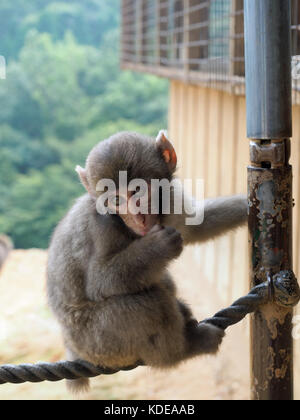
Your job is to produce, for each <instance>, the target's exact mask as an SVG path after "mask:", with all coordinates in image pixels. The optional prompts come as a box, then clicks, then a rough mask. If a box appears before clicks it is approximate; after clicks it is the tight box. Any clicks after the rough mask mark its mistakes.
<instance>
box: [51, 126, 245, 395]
mask: <svg viewBox="0 0 300 420" xmlns="http://www.w3.org/2000/svg"><path fill="white" fill-rule="evenodd" d="M126 169H128V170H129V172H130V177H139V178H141V177H143V178H145V179H146V180H149V179H151V177H153V178H168V179H172V177H173V173H171V172H170V170H169V169H168V167H167V165H166V163H165V161H164V159H163V158H162V155H161V151H160V150H158V149H157V148H156V145H155V141H154V140H153V139H149V138H147V137H144V136H141V135H138V134H136V133H120V134H117V135H115V136H113V137H112V138H110V139H108V140H106V141H104V142H102V143H100V144H99V145H97V146H96V147H95V148H94V149H93V150H92V152H91V153H90V155H89V157H88V160H87V167H86V173H87V180H88V181H87V182H88V184H89V188H90V191H91V190H93V191H92V194H87V195H84V196H83V197H81V198H79V199H78V201H77V202H76V203H75V205H74V206H73V207H72V209H71V210H70V211H69V212H68V214H67V215H66V217H65V218H64V219H63V220H62V221H61V223H60V224H59V225H58V227H57V229H56V230H55V233H54V235H53V238H52V241H51V245H50V249H49V260H48V281H47V291H48V299H49V304H50V306H51V308H52V310H53V312H54V313H55V315H56V317H57V318H58V320H59V322H60V325H61V327H62V333H63V337H64V341H65V345H66V348H67V351H68V353H69V355H71V356H70V357H71V358H72V359H74V358H75V359H76V358H81V359H85V360H87V361H89V362H91V363H94V364H95V365H103V366H107V367H120V366H126V365H131V364H134V363H135V362H136V361H137V360H142V361H143V362H144V363H145V364H146V365H148V366H151V367H158V368H163V367H171V366H174V365H176V364H178V363H179V362H181V361H183V360H185V359H188V358H190V357H194V356H197V355H199V354H203V353H215V352H216V351H217V350H218V347H219V345H220V343H221V341H222V338H223V336H224V332H223V330H220V329H218V328H216V327H214V326H212V325H208V324H201V325H199V324H198V323H197V321H196V320H194V319H193V316H192V313H191V311H190V309H189V308H188V307H187V306H186V305H185V304H184V303H183V302H181V301H180V300H178V299H177V297H176V287H175V284H174V282H173V280H172V278H171V276H170V274H169V273H168V270H167V267H168V264H169V263H170V262H171V261H172V260H173V259H174V258H177V257H178V256H179V255H180V253H181V251H182V247H183V245H186V244H190V243H195V242H201V241H205V240H207V239H210V238H212V237H215V236H218V235H221V234H223V233H225V232H227V231H229V230H231V229H234V228H236V227H238V226H240V225H242V224H243V223H244V222H245V221H246V218H247V204H246V199H245V197H243V196H236V197H228V198H219V199H216V200H208V201H206V204H205V220H204V223H203V224H202V225H201V226H185V223H184V218H185V215H174V214H172V215H170V216H163V217H162V218H161V219H160V221H161V223H163V226H162V225H156V226H154V227H153V228H152V229H151V231H150V232H149V233H148V234H147V235H146V236H144V237H139V236H138V235H136V234H135V233H133V232H132V231H131V230H130V229H128V228H127V226H126V225H125V224H124V223H123V221H122V220H121V219H120V217H119V216H112V215H106V216H103V215H99V214H98V213H97V212H96V208H95V196H96V192H95V185H96V183H97V181H98V180H99V179H101V178H103V177H106V178H107V177H111V178H112V179H116V177H117V173H118V171H119V170H126ZM94 193H95V194H94ZM93 195H94V196H93ZM81 385H83V386H84V387H86V386H87V382H86V381H85V382H84V383H81V382H80V381H75V382H74V381H72V384H71V386H69V388H71V389H74V388H76V390H78V388H80V386H81Z"/></svg>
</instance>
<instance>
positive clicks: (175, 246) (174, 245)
mask: <svg viewBox="0 0 300 420" xmlns="http://www.w3.org/2000/svg"><path fill="white" fill-rule="evenodd" d="M145 239H146V240H147V241H149V242H150V243H151V246H153V247H155V248H156V249H157V251H158V256H162V257H164V258H166V259H170V260H171V259H173V258H177V257H179V255H180V254H181V252H182V249H183V240H182V237H181V234H180V233H179V232H178V231H177V230H176V229H174V228H172V227H164V226H161V225H155V226H154V227H153V228H152V229H151V230H150V232H149V233H148V235H146V237H145Z"/></svg>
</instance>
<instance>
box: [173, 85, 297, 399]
mask: <svg viewBox="0 0 300 420" xmlns="http://www.w3.org/2000/svg"><path fill="white" fill-rule="evenodd" d="M169 109H170V114H169V135H170V138H171V139H172V141H173V142H174V143H175V146H176V148H177V154H178V160H179V176H180V177H183V178H193V179H196V178H201V179H204V183H205V196H206V197H213V196H218V195H228V194H238V193H246V191H247V169H246V168H247V165H248V162H249V142H248V140H247V138H246V104H245V97H244V96H236V95H231V94H230V93H227V92H223V91H217V90H214V89H208V88H204V87H200V86H196V85H195V86H194V85H189V84H184V83H182V82H179V81H172V82H171V84H170V108H169ZM293 120H294V129H293V131H294V134H293V141H292V159H291V163H292V164H293V167H294V199H295V203H296V206H295V209H294V270H295V272H296V275H298V276H299V275H300V273H299V269H300V266H299V255H300V226H299V204H298V203H299V198H300V182H299V172H300V165H299V162H300V106H294V108H293ZM181 263H182V266H183V267H185V276H186V278H187V279H188V278H190V277H191V278H194V280H195V279H196V280H195V281H198V283H196V284H199V289H202V290H203V287H206V288H208V289H209V293H210V294H211V302H213V303H212V304H211V305H207V310H209V311H214V310H215V309H216V310H218V309H221V307H223V306H227V305H229V304H231V303H232V302H233V300H234V299H236V298H238V297H240V296H242V295H244V294H246V293H247V292H248V290H249V286H248V233H247V229H246V228H245V229H242V230H240V231H238V232H236V233H231V234H229V235H227V236H226V237H224V238H221V239H219V240H216V241H212V242H209V243H206V244H204V245H201V246H196V247H193V248H190V249H188V250H187V251H186V252H185V253H184V255H183V257H182V261H181ZM195 281H194V282H193V287H195ZM197 292H198V291H197ZM208 299H209V296H208ZM299 313H300V312H299ZM207 315H208V316H209V315H213V313H209V314H207ZM247 325H248V323H247V321H246V323H245V324H244V331H245V333H246V335H248V326H247ZM295 346H296V355H297V354H299V358H300V340H299V342H297V341H296V344H295ZM297 360H298V358H297ZM298 365H299V367H298ZM298 372H299V373H298ZM295 373H296V377H297V378H299V380H297V381H296V385H297V386H296V390H297V395H298V398H300V364H299V363H298V362H297V363H296V372H295ZM298 384H299V386H298ZM298 388H299V390H298Z"/></svg>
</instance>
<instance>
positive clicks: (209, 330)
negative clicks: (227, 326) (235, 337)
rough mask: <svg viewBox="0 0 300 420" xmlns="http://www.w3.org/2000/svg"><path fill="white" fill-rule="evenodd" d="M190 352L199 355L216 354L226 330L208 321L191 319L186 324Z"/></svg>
mask: <svg viewBox="0 0 300 420" xmlns="http://www.w3.org/2000/svg"><path fill="white" fill-rule="evenodd" d="M186 333H187V340H188V343H189V353H190V354H191V355H197V354H201V353H210V354H214V353H216V352H217V351H218V350H219V346H220V344H221V342H222V340H223V337H224V335H225V332H224V330H222V329H221V328H218V327H215V326H214V325H211V324H208V323H205V322H203V323H197V322H195V321H191V322H189V323H188V324H187V325H186Z"/></svg>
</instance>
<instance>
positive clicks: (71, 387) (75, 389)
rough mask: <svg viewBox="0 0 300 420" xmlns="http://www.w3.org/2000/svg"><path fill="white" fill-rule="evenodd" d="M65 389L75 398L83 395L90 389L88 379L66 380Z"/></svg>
mask: <svg viewBox="0 0 300 420" xmlns="http://www.w3.org/2000/svg"><path fill="white" fill-rule="evenodd" d="M66 384H67V389H68V391H69V392H71V393H72V394H73V395H75V396H79V395H82V394H85V393H86V392H88V391H89V389H90V381H89V379H88V378H79V379H72V380H67V381H66Z"/></svg>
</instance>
